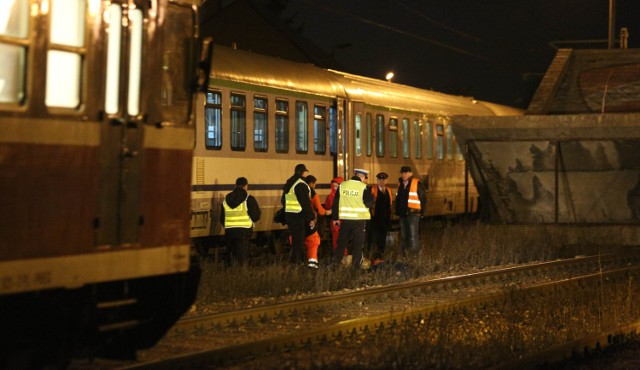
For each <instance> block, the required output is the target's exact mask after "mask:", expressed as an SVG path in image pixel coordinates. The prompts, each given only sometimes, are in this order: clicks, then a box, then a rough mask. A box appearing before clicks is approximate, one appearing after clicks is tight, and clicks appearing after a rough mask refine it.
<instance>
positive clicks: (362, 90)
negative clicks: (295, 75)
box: [331, 70, 522, 116]
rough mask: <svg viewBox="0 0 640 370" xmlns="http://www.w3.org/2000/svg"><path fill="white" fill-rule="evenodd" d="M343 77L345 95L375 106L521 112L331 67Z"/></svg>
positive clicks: (447, 112) (466, 112)
mask: <svg viewBox="0 0 640 370" xmlns="http://www.w3.org/2000/svg"><path fill="white" fill-rule="evenodd" d="M331 72H332V73H335V74H336V75H339V76H341V77H342V80H343V84H344V88H345V91H346V93H347V96H348V97H349V98H350V99H352V100H354V101H362V102H364V103H366V104H370V105H373V106H378V107H385V108H389V109H392V110H393V109H397V110H403V111H415V112H422V113H430V114H436V115H444V116H453V115H474V116H493V115H503V114H509V115H514V114H515V115H521V114H522V112H521V111H520V110H518V109H514V108H510V107H506V106H501V105H499V104H490V106H489V105H488V104H487V103H485V102H482V101H479V100H475V99H473V98H472V97H465V96H456V95H448V94H443V93H439V92H434V91H429V90H423V89H419V88H416V87H411V86H407V85H401V84H396V83H390V82H388V81H383V80H377V79H373V78H368V77H362V76H358V75H353V74H349V73H345V72H340V71H334V70H331Z"/></svg>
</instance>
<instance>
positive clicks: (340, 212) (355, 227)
mask: <svg viewBox="0 0 640 370" xmlns="http://www.w3.org/2000/svg"><path fill="white" fill-rule="evenodd" d="M354 172H355V175H354V176H353V177H352V178H351V179H350V180H347V181H344V182H343V183H342V184H340V187H338V190H337V191H336V196H335V198H334V200H333V208H332V210H331V217H332V220H333V223H334V224H336V225H340V233H339V234H338V247H337V248H336V250H335V251H333V263H334V265H339V264H340V263H341V262H342V258H343V256H344V252H343V251H344V249H345V248H346V247H347V244H348V243H349V241H351V255H352V256H353V258H352V265H351V267H352V269H353V271H358V270H359V269H360V267H361V264H362V259H363V255H362V250H363V248H364V243H365V239H366V238H365V237H366V232H367V221H368V220H370V219H371V211H370V209H371V204H372V203H373V196H371V188H369V187H368V186H367V184H366V181H367V179H368V178H369V176H368V175H369V171H367V170H363V169H355V171H354Z"/></svg>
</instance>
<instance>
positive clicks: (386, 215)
mask: <svg viewBox="0 0 640 370" xmlns="http://www.w3.org/2000/svg"><path fill="white" fill-rule="evenodd" d="M388 177H389V175H387V174H386V173H385V172H380V173H378V174H377V175H376V181H377V184H376V185H372V186H371V195H372V196H373V206H372V207H371V223H370V227H369V230H368V231H369V238H368V247H369V250H370V251H371V252H372V259H373V260H375V261H377V263H379V262H381V259H382V258H383V256H384V248H385V245H386V243H387V230H389V227H390V226H391V211H392V208H391V207H392V206H393V193H392V191H391V188H389V187H388V186H387V178H388ZM372 244H375V246H376V249H375V251H374V250H371V247H372ZM373 260H372V264H373Z"/></svg>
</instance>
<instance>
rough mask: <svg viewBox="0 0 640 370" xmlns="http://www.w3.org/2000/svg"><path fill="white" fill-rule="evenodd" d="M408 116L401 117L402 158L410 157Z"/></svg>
mask: <svg viewBox="0 0 640 370" xmlns="http://www.w3.org/2000/svg"><path fill="white" fill-rule="evenodd" d="M410 122H411V121H409V119H408V118H406V117H405V118H403V119H402V158H404V159H408V158H411V131H410V127H409V123H410Z"/></svg>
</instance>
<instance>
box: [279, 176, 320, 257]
mask: <svg viewBox="0 0 640 370" xmlns="http://www.w3.org/2000/svg"><path fill="white" fill-rule="evenodd" d="M308 174H309V170H307V167H306V166H305V165H304V164H302V163H301V164H298V165H297V166H296V168H295V169H294V173H293V176H291V177H290V178H289V179H288V180H287V182H286V184H284V187H283V188H282V190H283V194H282V200H281V201H282V205H283V206H284V211H285V218H286V220H287V227H288V228H289V232H290V233H291V256H290V257H291V262H294V263H296V262H305V263H306V261H307V253H306V251H305V247H304V239H305V227H306V226H309V227H311V228H314V227H315V221H314V218H315V213H314V212H313V208H312V206H311V188H310V187H309V185H307V183H306V182H305V181H304V179H305V177H306V176H307V175H308Z"/></svg>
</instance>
